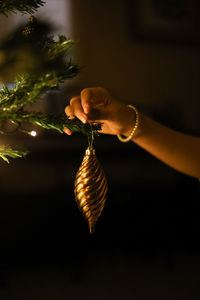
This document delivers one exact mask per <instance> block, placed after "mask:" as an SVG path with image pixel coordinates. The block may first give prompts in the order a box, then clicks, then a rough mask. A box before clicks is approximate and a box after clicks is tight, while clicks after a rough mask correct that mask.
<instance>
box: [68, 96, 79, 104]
mask: <svg viewBox="0 0 200 300" xmlns="http://www.w3.org/2000/svg"><path fill="white" fill-rule="evenodd" d="M76 101H79V97H78V96H77V97H72V98H71V99H70V105H73V104H74V102H76Z"/></svg>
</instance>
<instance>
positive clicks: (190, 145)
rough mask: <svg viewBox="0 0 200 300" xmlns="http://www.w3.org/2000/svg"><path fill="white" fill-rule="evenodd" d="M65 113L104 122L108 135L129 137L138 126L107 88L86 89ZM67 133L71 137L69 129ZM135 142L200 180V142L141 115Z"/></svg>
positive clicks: (199, 139) (168, 163)
mask: <svg viewBox="0 0 200 300" xmlns="http://www.w3.org/2000/svg"><path fill="white" fill-rule="evenodd" d="M65 111H66V114H67V115H68V116H70V117H73V116H77V117H78V118H79V119H80V120H81V121H83V122H84V123H86V122H88V121H94V120H96V121H101V122H103V127H102V132H103V133H107V134H114V135H117V134H123V135H125V136H129V134H130V132H131V130H132V128H133V126H134V123H135V113H134V111H132V110H131V109H130V108H128V107H127V106H126V105H125V104H124V103H122V102H120V101H117V100H115V99H113V98H112V96H111V95H110V94H109V93H108V91H107V90H106V89H104V88H89V89H84V90H83V91H82V92H81V95H80V96H77V97H74V98H72V99H71V101H70V105H68V106H67V107H66V110H65ZM64 131H65V132H66V133H67V134H71V132H70V131H69V130H68V129H65V130H64ZM132 141H133V142H135V143H136V144H137V145H139V146H140V147H142V148H143V149H145V150H146V151H148V152H149V153H151V154H152V155H153V156H155V157H156V158H158V159H159V160H161V161H162V162H164V163H165V164H167V165H169V166H170V167H172V168H174V169H176V170H178V171H180V172H182V173H185V174H187V175H190V176H193V177H197V178H200V138H198V137H194V136H190V135H186V134H183V133H180V132H177V131H174V130H172V129H170V128H168V127H166V126H163V125H161V124H159V123H158V122H155V121H154V120H152V119H150V118H148V117H147V116H145V115H143V114H141V113H140V114H139V127H138V129H137V131H136V133H135V135H134V136H133V139H132Z"/></svg>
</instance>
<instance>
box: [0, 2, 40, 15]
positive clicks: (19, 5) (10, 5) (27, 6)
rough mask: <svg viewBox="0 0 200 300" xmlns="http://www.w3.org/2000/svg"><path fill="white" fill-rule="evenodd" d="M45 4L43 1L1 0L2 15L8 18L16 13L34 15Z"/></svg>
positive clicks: (0, 11)
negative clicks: (10, 14) (9, 14)
mask: <svg viewBox="0 0 200 300" xmlns="http://www.w3.org/2000/svg"><path fill="white" fill-rule="evenodd" d="M44 3H45V2H44V1H42V0H0V13H2V14H4V15H6V16H7V15H8V13H14V12H16V11H19V12H21V13H23V14H25V13H28V14H33V13H34V12H35V11H37V9H38V8H39V7H40V6H43V5H44Z"/></svg>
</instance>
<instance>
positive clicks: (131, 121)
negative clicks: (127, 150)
mask: <svg viewBox="0 0 200 300" xmlns="http://www.w3.org/2000/svg"><path fill="white" fill-rule="evenodd" d="M126 107H127V108H128V109H129V111H127V114H126V126H124V129H123V130H121V133H120V134H117V137H118V139H119V140H120V141H121V142H129V141H131V140H132V139H133V137H134V136H135V134H136V131H137V130H138V126H139V112H138V110H137V108H136V107H135V106H133V105H127V106H126ZM124 125H125V124H124Z"/></svg>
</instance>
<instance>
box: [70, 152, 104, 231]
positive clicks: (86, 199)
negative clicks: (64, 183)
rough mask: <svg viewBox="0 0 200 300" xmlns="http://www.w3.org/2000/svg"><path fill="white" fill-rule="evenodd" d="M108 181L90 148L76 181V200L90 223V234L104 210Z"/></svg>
mask: <svg viewBox="0 0 200 300" xmlns="http://www.w3.org/2000/svg"><path fill="white" fill-rule="evenodd" d="M107 190H108V186H107V180H106V177H105V174H104V171H103V169H102V167H101V165H100V163H99V161H98V159H97V157H96V155H95V150H94V149H93V148H92V147H88V148H87V150H86V152H85V156H84V158H83V161H82V163H81V166H80V168H79V170H78V172H77V174H76V179H75V190H74V194H75V199H76V203H77V205H78V208H79V210H80V211H81V213H82V214H83V216H84V217H85V219H86V220H87V222H88V225H89V229H90V233H93V232H94V226H95V223H96V221H97V220H98V218H99V217H100V215H101V213H102V210H103V209H104V206H105V202H106V196H107Z"/></svg>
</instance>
